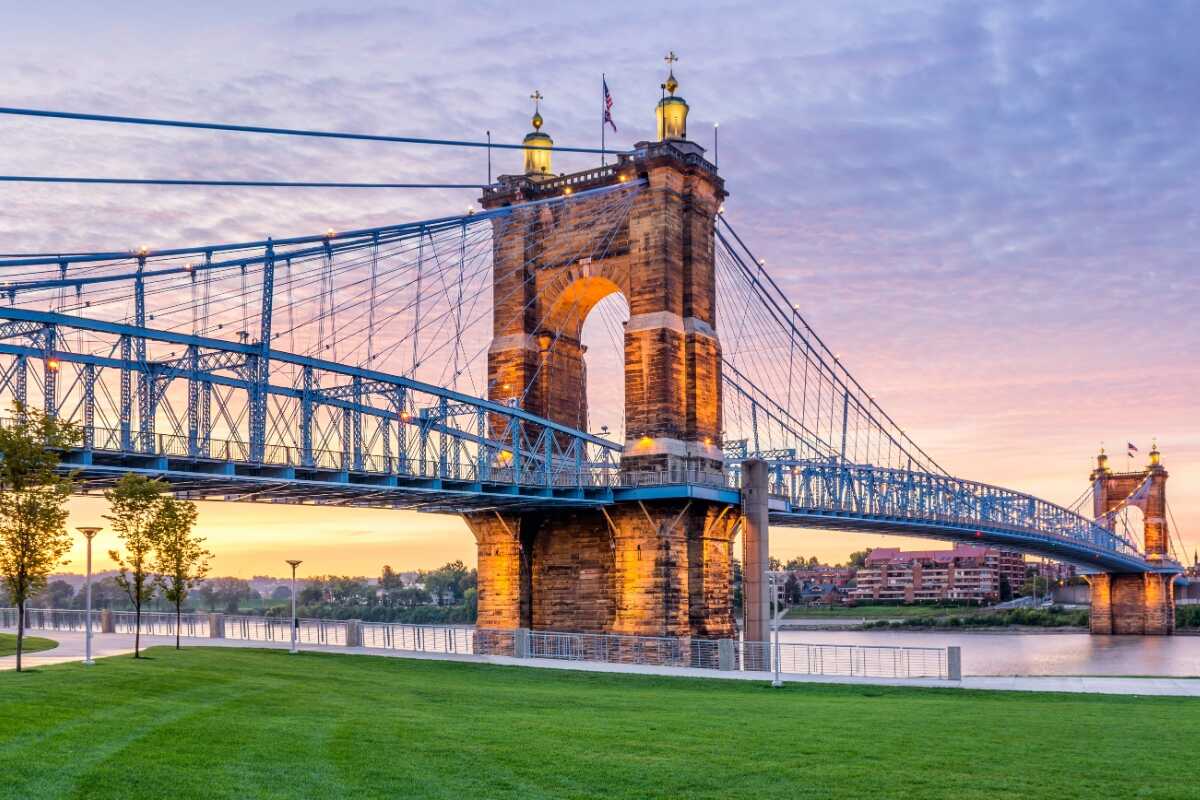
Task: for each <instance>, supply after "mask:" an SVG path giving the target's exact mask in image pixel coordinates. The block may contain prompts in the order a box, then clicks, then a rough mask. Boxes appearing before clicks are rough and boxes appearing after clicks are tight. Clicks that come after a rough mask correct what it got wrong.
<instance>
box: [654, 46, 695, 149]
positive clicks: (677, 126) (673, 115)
mask: <svg viewBox="0 0 1200 800" xmlns="http://www.w3.org/2000/svg"><path fill="white" fill-rule="evenodd" d="M678 60H679V56H677V55H675V51H674V50H672V51H670V52H669V53H667V56H666V58H664V59H663V61H666V62H667V80H666V82H664V83H663V84H661V86H662V90H663V98H662V100H660V101H659V103H658V107H657V108H656V109H655V116H657V117H658V140H659V141H665V140H667V139H686V138H687V115H688V104H687V101H686V100H684V99H683V98H682V97H676V96H675V90H676V89H678V88H679V81H677V80H675V67H674V64H675V62H676V61H678ZM668 93H670V96H669V97H668V96H667V95H668Z"/></svg>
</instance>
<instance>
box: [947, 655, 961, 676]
mask: <svg viewBox="0 0 1200 800" xmlns="http://www.w3.org/2000/svg"><path fill="white" fill-rule="evenodd" d="M946 679H947V680H951V681H961V680H962V648H961V647H947V648H946Z"/></svg>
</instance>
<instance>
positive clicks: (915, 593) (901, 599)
mask: <svg viewBox="0 0 1200 800" xmlns="http://www.w3.org/2000/svg"><path fill="white" fill-rule="evenodd" d="M1002 577H1003V578H1004V579H1005V580H1007V581H1008V584H1009V586H1010V587H1013V588H1015V587H1019V586H1020V585H1021V583H1022V582H1024V580H1025V559H1024V557H1023V556H1022V555H1021V554H1019V553H1012V552H1008V551H1002V550H997V549H996V548H993V547H983V546H979V545H970V544H957V545H955V546H954V549H952V550H909V551H904V550H900V549H899V548H894V547H883V548H878V549H876V550H872V551H871V554H870V555H868V556H867V559H866V563H865V564H864V565H863V567H862V568H861V569H859V570H858V575H857V586H856V587H855V588H854V589H853V590H851V592H850V596H851V597H852V598H853V599H854V600H857V601H884V602H898V603H928V602H936V601H947V600H949V601H967V602H994V601H996V600H999V599H1000V585H1001V578H1002Z"/></svg>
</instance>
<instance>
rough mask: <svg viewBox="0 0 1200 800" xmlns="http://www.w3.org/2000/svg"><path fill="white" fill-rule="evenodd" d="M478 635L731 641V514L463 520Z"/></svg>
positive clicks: (653, 510)
mask: <svg viewBox="0 0 1200 800" xmlns="http://www.w3.org/2000/svg"><path fill="white" fill-rule="evenodd" d="M465 519H466V522H467V525H468V526H469V527H470V528H471V530H472V532H473V533H474V534H475V539H476V543H477V545H478V548H479V616H478V622H477V625H478V627H479V628H487V629H493V630H513V629H517V628H530V629H533V630H557V631H578V632H592V633H614V634H631V635H637V636H670V637H692V636H695V637H703V638H729V637H733V636H735V635H736V628H735V626H734V620H733V596H732V586H731V583H732V581H731V578H732V560H731V555H732V542H733V535H734V533H735V532H736V529H737V524H738V521H739V519H740V515H739V513H738V512H737V509H736V508H734V507H730V506H727V505H724V504H721V503H712V502H707V501H691V502H689V501H686V500H684V501H676V500H671V501H656V502H652V501H646V502H630V503H617V504H614V505H612V506H608V507H606V508H605V509H604V510H600V509H579V510H575V511H570V512H561V511H558V512H554V513H553V514H542V513H538V512H522V513H512V512H496V511H492V512H481V513H477V514H467V515H465Z"/></svg>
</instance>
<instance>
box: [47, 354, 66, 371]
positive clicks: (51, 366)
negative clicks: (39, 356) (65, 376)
mask: <svg viewBox="0 0 1200 800" xmlns="http://www.w3.org/2000/svg"><path fill="white" fill-rule="evenodd" d="M61 367H62V362H60V361H59V360H58V359H57V358H55V357H54V356H50V358H48V359H46V369H48V370H49V371H50V372H58V370H59V369H60V368H61Z"/></svg>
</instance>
